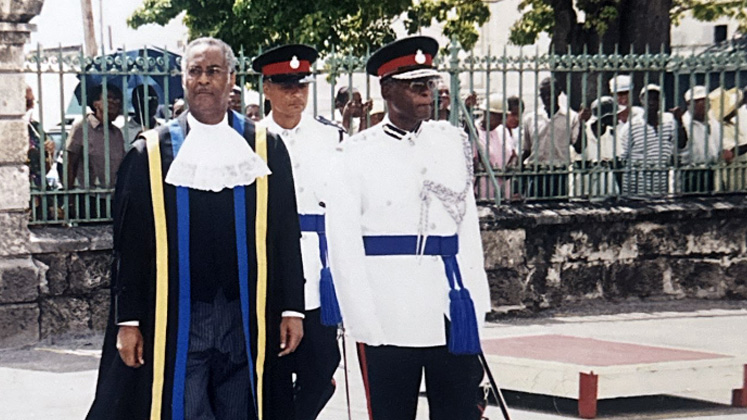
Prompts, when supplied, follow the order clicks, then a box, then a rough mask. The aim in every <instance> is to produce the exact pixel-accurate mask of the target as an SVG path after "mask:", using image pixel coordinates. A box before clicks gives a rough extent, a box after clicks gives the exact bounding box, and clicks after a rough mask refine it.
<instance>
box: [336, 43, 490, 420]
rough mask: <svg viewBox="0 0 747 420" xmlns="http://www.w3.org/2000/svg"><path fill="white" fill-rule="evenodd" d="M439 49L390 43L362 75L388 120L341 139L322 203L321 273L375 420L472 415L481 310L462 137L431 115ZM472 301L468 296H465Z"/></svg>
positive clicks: (475, 413)
mask: <svg viewBox="0 0 747 420" xmlns="http://www.w3.org/2000/svg"><path fill="white" fill-rule="evenodd" d="M437 52H438V43H437V42H436V40H434V39H433V38H430V37H422V36H418V37H411V38H404V39H401V40H398V41H395V42H393V43H391V44H389V45H387V46H384V47H383V48H381V49H379V50H378V51H377V52H375V53H374V54H373V55H372V56H371V58H370V59H369V61H368V63H367V66H366V70H367V72H368V73H369V74H371V75H373V76H378V77H380V79H381V80H380V81H381V92H382V97H383V98H384V100H385V101H386V103H387V109H388V110H389V113H388V115H387V116H386V117H385V118H384V120H383V121H382V122H381V123H379V124H378V125H376V126H374V127H372V128H370V129H368V130H366V131H363V132H361V133H358V134H356V135H354V136H351V137H350V138H349V139H348V140H346V141H345V142H343V143H342V145H341V147H340V152H339V153H338V156H337V159H336V162H335V165H334V168H335V169H334V170H333V175H332V180H333V181H332V185H333V188H332V189H331V194H330V198H329V200H328V202H327V235H328V239H329V245H330V265H331V267H332V273H333V277H334V279H335V286H336V287H337V292H338V296H339V299H340V308H341V310H342V316H343V319H344V321H345V327H346V331H347V332H348V333H349V335H350V336H351V337H352V338H353V339H354V340H356V341H357V342H358V351H359V358H360V361H361V369H362V373H363V378H364V385H365V389H366V393H367V397H368V402H369V408H370V410H371V412H370V416H371V418H372V419H374V420H400V419H403V420H404V419H406V420H411V419H414V418H415V416H416V409H417V400H418V392H419V389H420V381H421V377H422V375H423V372H425V381H426V389H427V396H428V404H429V412H430V418H431V419H432V420H441V419H443V420H447V419H448V420H454V419H460V420H468V419H475V420H476V419H479V418H480V412H479V409H478V408H477V398H476V397H477V392H476V390H477V387H478V385H479V383H480V381H481V379H482V376H483V372H482V368H481V366H480V362H479V359H478V356H477V354H479V352H480V344H479V336H478V330H479V328H480V326H481V325H482V322H483V320H484V317H485V313H486V312H487V311H489V310H490V297H489V291H488V283H487V277H486V274H485V271H484V268H483V267H484V262H483V253H482V243H481V240H480V230H479V225H478V216H477V209H476V206H475V198H474V195H473V185H472V182H473V178H472V175H473V173H472V172H473V168H472V150H471V148H470V145H469V143H468V142H467V139H466V137H465V135H464V134H463V131H462V130H460V129H458V128H456V127H453V126H451V125H449V123H448V122H445V121H426V120H427V119H428V118H429V117H430V116H431V115H432V113H433V109H432V106H433V90H434V88H435V83H436V78H437V76H438V73H437V71H436V70H435V69H434V67H433V65H432V61H433V57H434V56H435V55H436V54H437ZM470 295H471V297H470Z"/></svg>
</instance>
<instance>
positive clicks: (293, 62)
mask: <svg viewBox="0 0 747 420" xmlns="http://www.w3.org/2000/svg"><path fill="white" fill-rule="evenodd" d="M300 66H301V62H300V61H298V57H296V56H295V55H294V56H293V58H291V61H290V67H291V68H292V69H294V70H295V69H297V68H299V67H300Z"/></svg>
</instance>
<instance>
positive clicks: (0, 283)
mask: <svg viewBox="0 0 747 420" xmlns="http://www.w3.org/2000/svg"><path fill="white" fill-rule="evenodd" d="M111 247H112V237H111V226H101V227H76V228H61V227H57V228H32V229H31V236H30V241H29V245H28V248H29V251H30V252H31V254H32V257H31V258H28V259H26V258H24V259H14V260H0V347H15V346H21V345H26V344H31V343H35V342H38V341H39V340H40V339H41V340H44V339H47V340H50V341H54V340H56V339H59V338H69V337H76V336H85V335H90V334H92V333H96V332H101V331H103V330H104V328H105V327H106V321H107V317H108V315H109V296H110V293H109V274H110V264H111Z"/></svg>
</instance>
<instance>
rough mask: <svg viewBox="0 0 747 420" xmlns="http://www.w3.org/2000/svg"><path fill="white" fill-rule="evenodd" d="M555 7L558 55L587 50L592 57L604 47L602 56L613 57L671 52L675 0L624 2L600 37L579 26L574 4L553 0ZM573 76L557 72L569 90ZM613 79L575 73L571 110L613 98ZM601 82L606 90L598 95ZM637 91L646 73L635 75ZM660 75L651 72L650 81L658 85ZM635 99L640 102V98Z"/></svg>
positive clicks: (554, 47) (554, 38)
mask: <svg viewBox="0 0 747 420" xmlns="http://www.w3.org/2000/svg"><path fill="white" fill-rule="evenodd" d="M552 7H553V10H554V11H555V26H554V28H553V33H552V45H551V46H550V52H551V53H552V52H553V51H554V52H555V53H556V54H567V53H568V51H569V49H570V51H571V54H574V55H580V54H583V52H584V48H586V51H587V52H588V53H589V54H596V53H598V52H599V49H600V45H601V49H602V53H604V54H612V53H614V52H615V48H616V47H617V51H618V52H619V53H620V54H629V53H635V54H643V53H645V52H646V46H647V45H648V51H649V52H650V53H652V54H653V53H659V52H667V53H668V52H670V27H671V19H670V17H669V11H670V9H671V8H672V0H621V1H620V3H619V6H618V16H617V18H616V19H614V20H613V21H611V22H609V26H608V29H607V31H606V32H605V33H604V34H602V36H599V34H597V33H596V32H594V31H593V30H589V29H585V28H584V27H583V24H580V23H578V16H577V14H576V11H575V10H574V8H573V0H553V1H552ZM568 75H569V73H567V72H563V71H556V72H555V73H554V76H555V77H556V78H557V79H558V80H560V82H561V83H562V85H563V86H564V87H565V86H566V78H567V77H568ZM612 76H613V74H612V73H603V72H600V73H597V72H588V73H573V74H572V75H571V76H570V77H571V88H570V91H569V92H566V93H567V94H568V95H569V97H570V103H571V107H573V108H575V109H579V108H580V107H581V106H582V105H587V106H588V105H589V104H590V103H591V101H593V100H594V99H596V98H597V97H599V96H601V95H607V94H609V91H608V87H607V80H609V79H610V78H611V77H612ZM598 78H601V79H602V90H601V91H598V89H597V85H598ZM584 79H585V80H586V86H587V87H586V90H585V91H584V90H583V81H584ZM633 80H634V86H635V87H636V88H635V91H636V92H637V91H638V90H640V87H641V86H642V85H643V83H644V80H645V77H644V74H643V73H642V72H638V73H635V74H633ZM658 80H659V73H658V72H649V81H650V82H656V83H658ZM636 92H632V93H634V94H633V95H631V98H636V97H637V94H635V93H636Z"/></svg>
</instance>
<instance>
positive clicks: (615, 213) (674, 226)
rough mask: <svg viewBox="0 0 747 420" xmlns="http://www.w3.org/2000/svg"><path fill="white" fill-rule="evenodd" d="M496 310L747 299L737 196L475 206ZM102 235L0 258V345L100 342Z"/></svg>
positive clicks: (77, 236) (70, 235) (50, 238)
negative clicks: (91, 337) (95, 337)
mask: <svg viewBox="0 0 747 420" xmlns="http://www.w3.org/2000/svg"><path fill="white" fill-rule="evenodd" d="M480 212H481V228H482V231H483V233H482V235H483V246H484V251H485V265H486V268H487V271H488V277H489V280H490V288H491V294H492V299H493V307H494V309H495V310H496V311H498V312H501V311H508V310H518V311H524V312H530V313H534V312H538V311H542V310H545V309H558V308H563V307H565V306H567V305H572V304H576V303H579V302H613V303H614V302H627V301H629V300H631V299H634V300H643V301H647V300H648V301H651V300H653V301H658V300H676V299H683V298H694V299H747V243H746V241H747V198H745V197H732V198H729V197H726V198H724V197H721V198H718V199H692V200H688V201H678V202H667V201H660V202H648V203H647V202H638V203H635V202H634V203H627V204H618V205H609V204H588V203H583V204H564V205H558V204H554V205H552V206H550V205H544V206H543V205H524V206H511V207H482V208H480ZM111 241H112V238H111V228H110V226H100V227H76V228H32V229H31V239H30V241H29V245H28V248H29V250H30V252H31V254H32V258H30V259H24V258H20V259H4V260H0V347H8V346H16V345H22V344H28V343H32V342H36V341H38V340H39V339H49V340H55V339H57V338H62V337H64V338H68V337H71V336H82V335H88V334H92V333H96V332H101V331H103V329H104V328H105V325H106V320H107V316H108V311H109V296H110V294H109V270H110V262H111V243H112V242H111Z"/></svg>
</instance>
